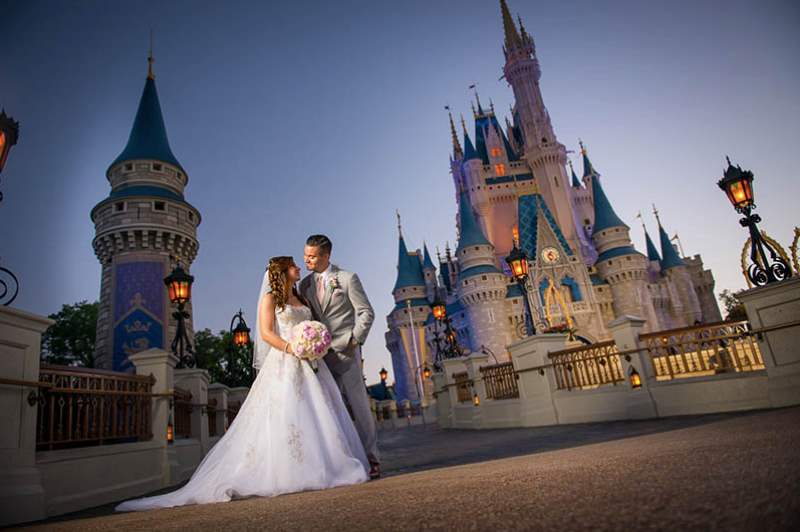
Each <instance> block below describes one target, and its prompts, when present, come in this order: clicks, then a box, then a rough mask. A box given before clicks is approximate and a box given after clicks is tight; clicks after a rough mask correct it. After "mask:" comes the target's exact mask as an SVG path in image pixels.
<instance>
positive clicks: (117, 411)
mask: <svg viewBox="0 0 800 532" xmlns="http://www.w3.org/2000/svg"><path fill="white" fill-rule="evenodd" d="M154 383H155V379H154V378H153V377H152V376H143V375H127V374H123V373H118V372H113V371H105V370H99V369H88V368H77V367H70V366H57V365H51V364H42V365H41V368H40V371H39V392H38V394H37V395H36V396H35V399H34V400H35V401H36V404H37V405H38V406H37V408H38V411H37V427H36V448H37V450H52V449H60V448H66V447H83V446H89V445H102V444H108V443H121V442H126V441H143V440H149V439H151V438H152V437H153V435H152V422H151V418H152V401H151V397H152V396H153V394H152V389H153V384H154Z"/></svg>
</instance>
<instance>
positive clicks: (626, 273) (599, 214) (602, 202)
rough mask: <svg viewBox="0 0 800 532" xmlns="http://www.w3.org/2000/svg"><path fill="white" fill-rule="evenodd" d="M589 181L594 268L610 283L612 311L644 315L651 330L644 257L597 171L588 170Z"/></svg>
mask: <svg viewBox="0 0 800 532" xmlns="http://www.w3.org/2000/svg"><path fill="white" fill-rule="evenodd" d="M587 161H588V158H587ZM589 164H590V165H591V163H589ZM590 168H591V166H590ZM590 180H591V189H592V194H593V197H594V227H593V229H592V239H593V240H594V243H595V247H596V248H597V252H598V256H597V262H596V263H595V267H596V268H597V271H598V273H599V274H600V276H601V277H602V278H603V279H604V280H605V281H606V282H607V283H608V284H609V285H610V286H611V293H612V294H613V296H614V313H615V314H616V315H617V316H622V315H624V314H628V315H631V316H639V317H642V318H645V319H646V320H647V324H646V326H645V327H646V329H647V330H653V329H655V328H657V326H658V318H657V316H656V312H655V309H654V307H653V304H652V301H651V300H650V297H649V294H648V291H647V282H648V277H647V259H646V257H645V256H644V255H642V254H641V253H639V252H638V251H636V249H635V248H634V247H633V243H632V242H631V238H630V227H628V225H626V224H625V222H623V221H622V220H621V219H620V217H619V216H617V213H616V212H615V211H614V209H613V208H612V206H611V202H609V200H608V197H607V196H606V193H605V191H604V190H603V187H602V185H601V184H600V178H599V177H598V175H597V172H592V173H590Z"/></svg>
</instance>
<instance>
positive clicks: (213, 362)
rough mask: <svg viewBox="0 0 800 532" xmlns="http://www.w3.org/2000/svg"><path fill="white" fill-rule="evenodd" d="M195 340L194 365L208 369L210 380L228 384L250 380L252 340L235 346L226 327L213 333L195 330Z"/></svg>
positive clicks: (253, 374)
mask: <svg viewBox="0 0 800 532" xmlns="http://www.w3.org/2000/svg"><path fill="white" fill-rule="evenodd" d="M194 344H195V346H194V350H195V358H196V360H197V367H198V368H202V369H205V370H206V371H208V375H209V378H210V380H211V382H221V383H222V384H225V385H226V386H230V387H236V386H250V385H251V384H252V383H253V379H254V378H255V373H254V371H253V368H252V344H251V345H249V346H245V347H235V346H234V345H233V340H232V335H231V333H230V332H229V331H220V332H219V334H214V333H213V332H211V330H210V329H203V330H201V331H197V332H195V334H194Z"/></svg>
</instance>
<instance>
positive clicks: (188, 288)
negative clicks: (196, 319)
mask: <svg viewBox="0 0 800 532" xmlns="http://www.w3.org/2000/svg"><path fill="white" fill-rule="evenodd" d="M193 282H194V276H192V275H189V274H187V273H186V272H185V271H184V269H183V268H182V267H181V265H180V264H178V265H177V266H175V269H174V270H172V273H170V274H169V275H168V276H167V277H166V278H165V279H164V284H165V285H167V289H168V292H169V300H170V301H171V302H172V303H173V304H175V305H179V306H181V305H185V304H186V303H187V302H188V301H189V300H191V299H192V283H193Z"/></svg>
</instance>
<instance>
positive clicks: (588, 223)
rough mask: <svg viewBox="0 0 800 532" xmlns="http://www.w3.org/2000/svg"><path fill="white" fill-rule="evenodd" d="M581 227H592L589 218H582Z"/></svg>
mask: <svg viewBox="0 0 800 532" xmlns="http://www.w3.org/2000/svg"><path fill="white" fill-rule="evenodd" d="M583 225H592V222H590V221H589V218H584V219H583Z"/></svg>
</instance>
